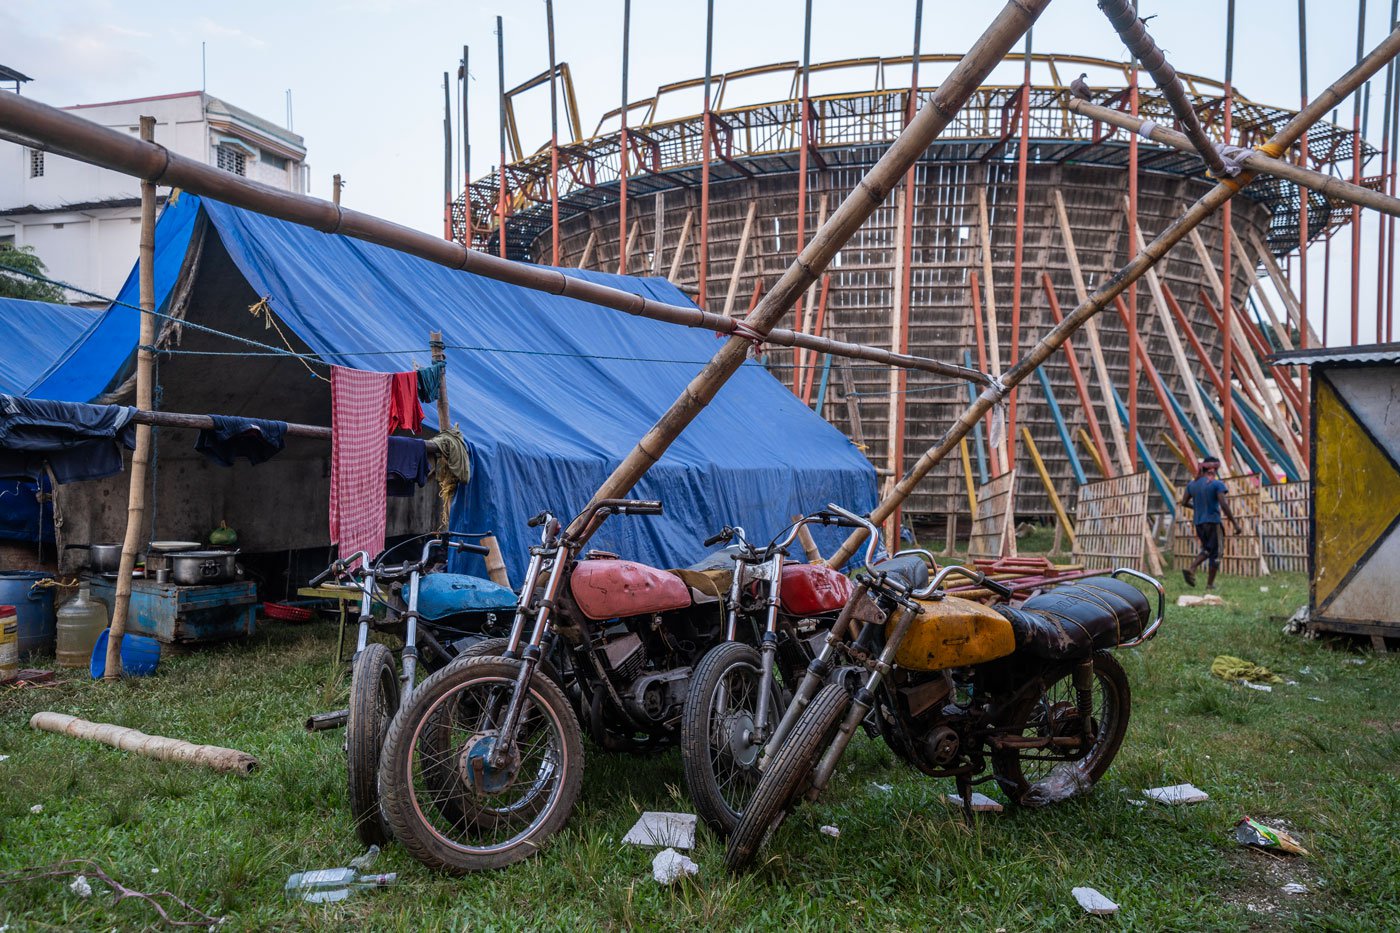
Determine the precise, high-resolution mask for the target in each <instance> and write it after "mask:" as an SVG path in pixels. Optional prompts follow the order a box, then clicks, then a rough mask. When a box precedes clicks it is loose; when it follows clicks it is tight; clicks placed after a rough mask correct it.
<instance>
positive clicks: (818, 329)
mask: <svg viewBox="0 0 1400 933" xmlns="http://www.w3.org/2000/svg"><path fill="white" fill-rule="evenodd" d="M830 288H831V276H830V275H823V276H822V287H821V293H820V297H818V298H817V320H816V324H815V325H814V326H813V329H812V333H814V334H815V335H816V336H818V337H820V336H821V335H822V329H823V328H824V327H825V326H826V296H827V292H828V290H829V289H830ZM825 359H826V362H825V364H824V367H825V368H823V370H822V373H823V377H822V378H823V380H825V378H826V377H825V373H826V370H827V369H829V368H830V366H831V357H829V356H828V357H826V358H825ZM816 375H817V366H816V361H815V360H813V361H812V364H811V365H810V366H808V367H807V377H806V381H805V382H804V383H803V384H802V404H803V405H810V404H811V403H812V382H813V380H814V379H815V378H816ZM817 414H821V405H817Z"/></svg>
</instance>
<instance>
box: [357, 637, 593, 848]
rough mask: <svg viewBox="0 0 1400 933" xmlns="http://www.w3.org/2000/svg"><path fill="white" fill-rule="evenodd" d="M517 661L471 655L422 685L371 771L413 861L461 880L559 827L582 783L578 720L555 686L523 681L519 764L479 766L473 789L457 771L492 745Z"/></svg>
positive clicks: (538, 679)
mask: <svg viewBox="0 0 1400 933" xmlns="http://www.w3.org/2000/svg"><path fill="white" fill-rule="evenodd" d="M519 664H520V662H518V661H507V660H503V659H498V658H493V657H477V658H471V659H467V660H465V661H464V662H463V663H460V664H453V665H451V666H449V667H446V668H443V669H442V670H441V671H438V672H437V673H436V674H434V675H432V676H431V677H429V678H428V679H427V680H425V681H424V682H423V684H422V686H420V687H419V688H418V690H417V691H415V693H414V694H413V697H412V698H411V699H410V700H409V702H408V704H407V705H405V707H404V708H403V709H402V710H401V711H400V713H399V715H398V716H396V717H395V718H394V721H393V723H392V724H391V725H390V727H389V734H388V736H387V737H386V738H385V740H384V752H383V756H382V758H381V760H380V767H379V787H380V797H381V800H382V805H383V809H384V814H385V817H386V818H387V819H388V821H389V825H390V827H391V828H392V829H393V831H394V834H395V835H396V836H397V837H398V839H399V841H400V842H401V843H403V846H404V848H405V849H407V850H408V851H409V854H411V855H412V856H413V857H414V858H416V859H418V860H419V861H420V862H422V863H423V864H425V865H427V866H428V867H430V868H435V869H439V870H441V871H446V872H448V873H450V874H464V873H466V872H469V871H480V870H483V869H490V868H504V867H505V866H507V865H512V864H514V863H516V862H518V861H521V860H522V859H525V858H528V857H529V856H531V855H534V854H535V853H536V852H538V851H539V850H540V849H541V848H542V847H543V846H544V844H545V842H546V841H547V840H548V839H549V837H550V836H552V835H554V833H556V832H558V831H559V830H560V829H561V828H562V827H563V825H564V823H565V822H567V821H568V819H569V816H570V814H571V813H572V812H573V808H574V804H575V803H576V802H577V800H578V795H579V790H580V787H581V785H582V782H583V737H582V734H581V731H580V729H579V724H578V718H577V717H576V716H575V715H574V710H573V708H572V707H571V706H570V705H569V702H568V700H567V699H566V698H565V697H564V694H563V691H561V690H560V689H559V687H558V685H557V684H555V683H554V681H552V680H551V679H550V678H549V677H547V676H544V675H543V674H541V673H538V672H537V673H536V675H535V676H534V677H532V678H531V680H530V684H529V687H528V688H527V695H526V697H525V698H524V704H523V708H522V710H521V716H520V725H519V728H518V730H517V733H516V748H517V749H518V754H519V756H520V761H519V763H518V765H517V766H516V767H515V768H513V769H511V770H509V771H505V770H501V771H497V770H496V769H492V768H487V769H485V771H484V772H483V774H482V781H483V782H487V781H489V782H491V783H492V784H493V785H494V786H492V787H490V788H489V789H487V790H485V791H482V790H478V789H477V788H474V787H473V786H472V784H471V783H470V782H469V780H467V779H466V778H465V777H464V775H463V768H464V766H465V765H466V764H468V763H469V762H470V761H471V759H472V758H473V757H479V756H478V755H471V754H469V753H472V752H477V753H480V752H482V750H483V749H486V748H489V742H490V741H491V740H493V739H494V737H495V734H494V729H495V720H496V717H498V716H499V715H501V714H502V713H503V712H504V710H505V707H506V704H507V702H508V701H509V698H510V694H511V692H512V691H513V690H514V689H515V677H516V674H517V673H518V672H519Z"/></svg>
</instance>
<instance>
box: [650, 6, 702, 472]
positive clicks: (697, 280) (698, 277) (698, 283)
mask: <svg viewBox="0 0 1400 933" xmlns="http://www.w3.org/2000/svg"><path fill="white" fill-rule="evenodd" d="M714 50H715V0H706V3H705V110H704V113H703V115H702V116H701V118H700V134H701V137H702V138H701V140H700V150H701V155H700V255H699V257H698V258H697V266H698V268H697V270H696V276H695V285H696V301H695V303H696V304H697V305H699V306H700V307H701V308H704V307H706V306H707V305H708V299H709V293H710V281H709V279H710V158H711V156H710V147H711V146H712V145H713V144H714V138H713V122H712V121H713V119H714V114H713V112H712V111H711V109H710V106H711V101H710V81H711V79H712V77H713V75H712V74H711V72H712V71H713V63H714ZM629 488H630V487H629Z"/></svg>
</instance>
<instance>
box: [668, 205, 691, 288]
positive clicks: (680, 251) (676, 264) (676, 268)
mask: <svg viewBox="0 0 1400 933" xmlns="http://www.w3.org/2000/svg"><path fill="white" fill-rule="evenodd" d="M693 223H695V211H693V210H691V211H686V212H685V220H684V221H682V222H681V235H680V238H679V239H678V240H676V255H674V256H672V257H671V271H669V272H667V273H666V280H667V281H669V282H673V283H674V282H675V281H676V276H678V275H680V274H681V260H682V259H683V258H684V257H685V243H686V240H688V239H690V225H691V224H693Z"/></svg>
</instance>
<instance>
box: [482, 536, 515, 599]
mask: <svg viewBox="0 0 1400 933" xmlns="http://www.w3.org/2000/svg"><path fill="white" fill-rule="evenodd" d="M481 545H482V547H484V548H486V550H487V554H486V558H485V559H486V576H487V578H488V579H489V580H490V581H491V582H492V583H495V584H496V585H498V586H504V587H505V588H506V589H511V585H510V572H509V571H508V570H506V562H505V559H504V558H503V557H502V556H501V542H499V541H497V540H496V536H495V535H486V536H485V537H483V538H482V539H481Z"/></svg>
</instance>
